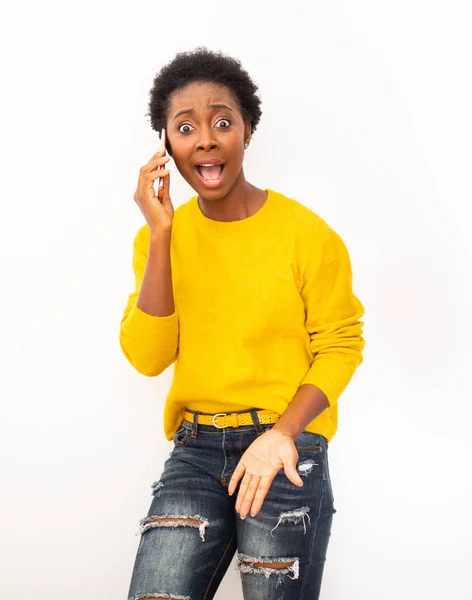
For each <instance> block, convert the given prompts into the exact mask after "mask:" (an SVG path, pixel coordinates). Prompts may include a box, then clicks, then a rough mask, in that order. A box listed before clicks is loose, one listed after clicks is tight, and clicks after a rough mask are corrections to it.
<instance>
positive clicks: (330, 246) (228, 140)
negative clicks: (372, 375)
mask: <svg viewBox="0 0 472 600" xmlns="http://www.w3.org/2000/svg"><path fill="white" fill-rule="evenodd" d="M256 92H257V87H256V86H255V84H254V83H253V82H252V80H251V78H250V77H249V75H248V73H247V72H246V71H244V70H243V69H242V67H241V64H240V62H239V61H237V60H235V59H233V58H230V57H227V56H225V55H223V54H222V53H215V52H211V51H208V50H207V49H205V48H197V49H196V50H195V51H193V52H188V53H181V54H178V55H177V56H176V57H175V58H174V59H173V60H172V61H171V62H170V63H169V64H167V65H166V66H165V67H164V68H163V69H162V70H161V71H160V72H159V74H158V75H157V76H156V78H155V80H154V85H153V88H152V90H151V93H150V105H149V106H150V116H151V124H152V127H153V129H154V130H156V131H161V129H162V128H165V129H166V132H167V142H166V149H161V150H158V151H157V152H156V154H155V155H154V156H153V157H152V158H151V160H150V161H149V162H148V163H147V164H146V165H145V166H143V167H142V168H141V171H140V174H139V181H138V186H137V190H136V193H135V196H134V199H135V201H136V202H137V204H138V206H139V208H140V209H141V211H142V213H143V215H144V217H145V219H146V221H147V223H146V224H145V225H144V226H143V227H141V228H140V229H139V231H138V233H137V235H136V238H135V241H134V254H133V268H134V273H135V278H136V287H135V290H134V292H133V293H132V294H131V295H130V296H129V299H128V303H127V306H126V309H125V311H124V315H123V319H122V322H121V329H120V344H121V348H122V350H123V352H124V354H125V356H126V357H127V359H128V360H129V362H130V363H131V364H132V365H133V367H134V368H135V369H137V370H138V371H139V372H140V373H142V374H144V375H147V376H150V377H152V376H156V375H159V374H160V373H162V371H164V370H165V369H166V368H167V367H168V366H169V365H171V364H172V363H175V365H174V378H173V382H172V386H171V389H170V392H169V394H168V397H167V399H166V403H165V407H164V433H165V436H166V438H167V439H168V440H173V442H174V447H173V451H172V453H171V455H170V458H168V459H167V460H166V462H165V464H164V469H163V472H162V474H161V476H160V478H159V480H158V481H155V482H154V483H153V484H152V486H151V487H152V494H153V499H152V502H151V505H150V508H149V511H148V514H147V516H146V517H145V518H143V519H142V520H141V522H140V525H141V528H140V532H141V539H140V544H139V548H138V550H137V555H136V561H135V564H134V569H133V573H132V577H131V584H130V589H129V594H128V598H129V600H144V599H150V598H153V599H154V600H155V599H156V598H166V599H169V598H173V599H189V600H190V599H191V600H204V599H205V600H209V599H210V598H213V597H214V595H215V593H216V590H217V588H218V586H219V584H220V582H221V580H222V578H223V576H224V574H225V572H226V570H227V568H228V566H229V565H230V563H231V560H232V558H233V556H234V554H235V552H237V561H236V567H237V569H238V571H239V573H240V577H241V582H242V590H243V595H244V598H245V599H246V600H260V599H261V598H265V599H267V600H269V599H273V600H275V599H276V598H285V599H297V600H308V599H309V600H315V599H316V598H318V597H319V593H320V587H321V580H322V574H323V567H324V563H325V559H326V553H327V547H328V541H329V537H330V532H331V524H332V519H333V515H334V513H335V512H336V510H335V508H334V498H333V491H332V487H331V480H330V473H329V466H328V443H329V441H330V440H331V439H332V438H333V436H334V434H335V432H336V428H337V419H338V412H337V400H338V398H339V396H340V395H341V393H342V391H343V390H344V388H345V387H346V386H347V384H348V383H349V381H350V379H351V378H352V376H353V374H354V371H355V370H356V368H357V367H358V366H359V365H360V364H361V362H362V360H363V357H362V351H363V349H364V339H363V337H362V326H363V322H362V321H360V318H361V317H362V316H363V314H364V309H363V306H362V304H361V302H360V301H359V300H358V299H357V297H356V296H355V295H354V293H353V290H352V271H351V265H350V259H349V255H348V251H347V249H346V247H345V245H344V243H343V241H342V240H341V238H340V237H339V235H337V233H336V232H335V231H334V230H333V229H332V228H331V227H330V226H329V225H328V224H327V223H326V222H325V221H324V220H323V219H322V217H320V216H318V215H317V214H316V213H314V212H313V211H312V210H310V209H308V208H307V207H305V206H303V205H302V204H300V203H299V202H297V201H296V200H293V199H291V198H289V197H287V196H285V195H283V194H280V193H278V192H276V191H274V190H271V189H268V188H267V189H260V188H258V187H256V186H254V185H252V184H251V183H249V182H248V181H246V179H245V176H244V169H243V159H244V154H245V150H246V149H247V147H248V146H249V144H250V141H251V137H252V135H253V134H254V131H255V130H256V127H257V124H258V122H259V119H260V116H261V110H260V99H259V98H258V96H257V93H256ZM165 150H167V152H168V154H169V155H170V156H171V157H172V158H173V160H174V162H175V165H176V167H177V169H178V171H179V173H180V174H181V175H182V177H183V178H184V179H185V180H186V181H187V182H188V183H189V184H190V185H191V186H192V188H193V189H194V190H195V193H196V195H195V196H194V197H192V198H191V199H190V200H189V201H188V202H187V203H184V204H182V205H181V206H179V207H178V208H177V209H176V210H175V214H174V208H173V205H172V202H171V196H170V189H171V188H170V173H169V170H166V169H165V168H164V169H163V168H162V167H164V166H166V163H167V162H168V160H169V158H168V157H167V156H165ZM157 177H162V178H163V181H164V188H163V190H164V192H163V197H162V198H159V197H156V195H155V192H154V187H153V184H154V183H155V182H156V179H157ZM156 183H157V182H156Z"/></svg>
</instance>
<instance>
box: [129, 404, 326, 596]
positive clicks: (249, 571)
mask: <svg viewBox="0 0 472 600" xmlns="http://www.w3.org/2000/svg"><path fill="white" fill-rule="evenodd" d="M239 412H243V411H239ZM244 412H249V411H244ZM250 412H251V415H252V417H253V424H251V425H242V426H240V427H235V428H232V427H228V428H225V429H220V428H217V427H214V426H213V425H200V424H198V423H197V421H196V419H194V421H193V422H190V421H187V420H185V419H184V420H183V421H182V423H181V425H180V428H179V429H178V431H177V432H176V433H175V434H174V437H173V442H174V448H173V450H172V452H171V454H170V458H168V459H167V460H166V461H165V463H164V469H163V472H162V474H161V477H160V480H159V481H156V482H154V483H153V484H152V486H151V487H152V494H153V499H152V502H151V505H150V508H149V511H148V514H147V516H146V517H145V518H143V519H142V520H141V522H140V533H141V539H140V543H139V547H138V550H137V554H136V559H135V563H134V569H133V572H132V576H131V584H130V588H129V593H128V600H138V599H140V598H152V597H154V598H169V599H178V600H210V599H211V598H213V597H214V595H215V593H216V590H217V589H218V586H219V584H220V583H221V580H222V579H223V576H224V574H225V572H226V571H227V569H228V567H229V565H230V563H231V561H232V559H233V556H234V554H235V552H237V557H236V558H237V560H236V561H235V566H236V569H237V570H238V572H239V577H240V579H241V584H242V592H243V597H244V599H245V600H262V599H264V600H279V599H280V600H281V599H282V598H283V599H284V600H317V599H318V598H319V594H320V588H321V580H322V576H323V568H324V564H325V560H326V553H327V548H328V542H329V538H330V535H331V524H332V520H333V515H334V513H336V509H335V508H334V497H333V492H332V488H331V479H330V475H329V467H328V442H327V440H326V438H325V437H324V436H322V435H320V434H317V433H310V432H308V431H305V430H303V431H302V433H301V434H300V435H299V437H298V438H297V440H296V441H295V445H296V448H297V451H298V455H299V457H298V461H297V471H298V473H299V474H300V476H301V477H302V479H303V483H304V485H303V486H302V487H298V486H296V485H295V484H293V483H292V482H291V481H290V480H289V479H288V478H287V476H286V475H285V473H284V470H283V469H281V470H280V471H279V472H278V473H277V475H276V476H275V478H274V480H273V481H272V484H271V486H270V489H269V491H268V493H267V495H266V497H265V499H264V502H263V504H262V507H261V509H260V511H259V512H258V513H257V515H256V516H255V517H251V515H250V513H249V514H248V515H247V517H246V518H245V519H241V517H240V516H239V513H237V512H236V511H235V504H236V499H237V496H238V492H239V483H240V482H241V480H240V481H239V483H238V487H237V488H236V490H235V491H234V493H233V495H232V496H230V495H229V494H228V491H227V490H228V485H229V481H230V479H231V476H232V474H233V472H234V470H235V468H236V466H237V464H238V462H239V460H240V459H241V456H242V455H243V453H244V452H245V451H246V449H247V448H248V447H249V446H250V445H251V443H252V442H253V441H254V440H255V439H256V438H257V436H258V435H261V434H263V433H264V432H265V431H267V430H269V429H270V428H271V427H273V424H270V425H261V424H260V423H259V420H258V418H257V413H256V409H254V410H252V411H250ZM273 563H279V564H276V565H274V564H273Z"/></svg>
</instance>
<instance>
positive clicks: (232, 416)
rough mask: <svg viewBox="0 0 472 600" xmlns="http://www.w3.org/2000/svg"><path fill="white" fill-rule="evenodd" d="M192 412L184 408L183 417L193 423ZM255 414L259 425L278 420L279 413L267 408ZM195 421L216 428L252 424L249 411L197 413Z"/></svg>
mask: <svg viewBox="0 0 472 600" xmlns="http://www.w3.org/2000/svg"><path fill="white" fill-rule="evenodd" d="M193 415H194V413H193V412H189V411H188V410H186V411H185V412H184V419H185V420H186V421H190V422H191V423H193ZM257 416H258V417H259V422H260V423H261V425H267V424H268V423H275V422H276V421H278V420H279V417H280V415H278V414H277V413H274V412H270V411H267V410H265V409H264V410H258V411H257ZM197 423H199V424H200V425H213V426H214V427H218V429H223V428H224V427H240V426H241V425H252V424H253V420H252V416H251V413H250V412H244V413H236V412H232V413H216V414H215V415H203V414H199V415H198V418H197Z"/></svg>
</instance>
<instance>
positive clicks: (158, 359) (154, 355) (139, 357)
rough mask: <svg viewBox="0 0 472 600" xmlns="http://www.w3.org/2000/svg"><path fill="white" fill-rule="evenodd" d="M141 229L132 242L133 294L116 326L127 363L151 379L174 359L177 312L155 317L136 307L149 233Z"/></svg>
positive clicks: (176, 336) (176, 351)
mask: <svg viewBox="0 0 472 600" xmlns="http://www.w3.org/2000/svg"><path fill="white" fill-rule="evenodd" d="M146 228H147V226H146V225H145V226H144V227H142V228H141V229H140V230H139V231H138V233H137V234H136V237H135V239H134V247H133V271H134V277H135V290H134V292H133V293H132V294H130V295H129V297H128V302H127V305H126V308H125V310H124V313H123V317H122V319H121V324H120V337H119V339H120V346H121V349H122V351H123V354H124V355H125V356H126V358H127V359H128V361H129V363H130V364H131V365H132V366H133V367H134V368H135V369H136V370H137V371H138V372H139V373H141V374H142V375H147V376H148V377H154V376H156V375H159V374H160V373H162V371H164V370H165V369H166V368H167V367H168V366H169V365H171V364H172V363H173V362H174V361H175V359H176V358H177V355H178V341H179V321H178V316H177V311H174V313H173V314H172V315H167V316H164V317H157V316H154V315H149V314H148V313H145V312H143V311H142V310H141V309H140V308H138V306H137V305H136V302H137V299H138V296H139V292H140V289H141V284H142V282H143V278H144V271H145V269H146V262H147V256H148V251H149V237H150V236H149V231H148V230H147V229H148V228H147V229H146Z"/></svg>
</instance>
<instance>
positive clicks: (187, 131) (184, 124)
mask: <svg viewBox="0 0 472 600" xmlns="http://www.w3.org/2000/svg"><path fill="white" fill-rule="evenodd" d="M182 127H190V128H191V129H193V127H192V126H191V125H189V123H182V125H179V131H180V133H189V131H191V129H187V130H186V131H183V130H182Z"/></svg>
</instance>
